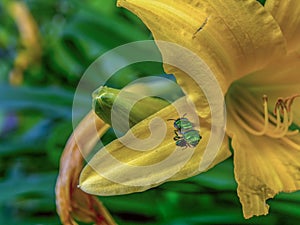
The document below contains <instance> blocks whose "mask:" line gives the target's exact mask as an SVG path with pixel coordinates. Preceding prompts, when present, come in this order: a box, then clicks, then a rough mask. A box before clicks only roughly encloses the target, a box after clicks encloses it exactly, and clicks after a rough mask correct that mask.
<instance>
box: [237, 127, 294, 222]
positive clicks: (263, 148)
mask: <svg viewBox="0 0 300 225" xmlns="http://www.w3.org/2000/svg"><path fill="white" fill-rule="evenodd" d="M298 141H300V138H299V136H298ZM232 146H233V148H234V171H235V178H236V181H237V182H238V196H239V198H240V201H241V203H242V206H243V212H244V216H245V218H250V217H252V216H254V215H256V216H258V215H266V214H267V213H268V209H269V206H268V205H267V204H266V200H267V199H269V198H272V197H274V196H275V195H276V194H277V193H279V192H282V191H284V192H293V191H297V190H300V171H299V168H300V161H299V158H300V151H297V150H295V149H292V148H290V147H289V146H285V145H284V143H283V142H282V141H281V140H280V139H279V140H276V139H271V138H267V137H258V136H251V135H249V134H248V133H246V132H245V131H244V130H241V129H238V127H236V135H234V136H233V139H232Z"/></svg>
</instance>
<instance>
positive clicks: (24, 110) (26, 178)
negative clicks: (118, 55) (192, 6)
mask: <svg viewBox="0 0 300 225" xmlns="http://www.w3.org/2000/svg"><path fill="white" fill-rule="evenodd" d="M11 2H12V1H11V0H2V1H1V2H0V59H1V60H0V90H1V92H0V224H1V225H17V224H18V225H19V224H22V225H23V224H24V225H25V224H28V225H29V224H30V225H32V224H45V225H46V224H49V225H50V224H60V221H59V218H58V216H57V214H56V209H55V194H54V186H55V181H56V177H57V174H58V170H59V158H60V155H61V153H62V150H63V148H64V145H65V143H66V141H67V139H68V137H69V135H70V134H71V132H72V122H71V120H72V101H73V94H74V92H75V89H76V86H77V84H78V82H79V80H80V78H81V76H82V74H83V73H84V71H85V70H86V69H87V67H88V66H89V65H90V63H92V62H93V61H94V60H95V59H96V58H97V57H98V56H100V55H101V54H103V53H105V52H106V51H108V50H110V49H112V48H114V47H117V46H119V45H121V44H125V43H128V42H132V41H137V40H149V39H152V36H151V33H150V32H149V31H148V30H147V28H146V27H145V26H144V25H143V23H142V22H141V21H140V20H139V19H138V18H136V17H135V16H134V15H132V14H131V13H130V12H128V11H126V10H124V9H121V8H117V7H116V6H115V3H116V2H115V1H113V0H86V1H80V0H68V1H67V0H54V1H53V0H43V1H39V0H27V1H23V2H24V3H25V4H26V5H27V7H28V9H29V10H30V12H31V14H32V16H33V18H34V20H35V21H36V23H37V25H38V29H39V44H40V45H41V48H42V55H41V58H40V59H39V60H37V61H36V62H33V63H31V64H30V65H29V66H28V67H27V68H26V69H24V73H23V80H22V82H20V83H19V85H12V80H11V79H10V78H9V77H10V75H9V74H10V72H11V71H12V69H13V68H14V65H15V62H14V61H15V58H16V57H17V55H18V54H19V53H20V51H21V50H22V49H23V48H24V46H23V45H22V42H21V41H20V32H19V29H18V26H17V25H16V21H15V19H14V18H13V17H12V15H11V13H9V11H8V8H9V4H10V3H11ZM260 2H263V1H260ZM149 68H151V69H149ZM160 73H162V68H161V65H158V64H156V65H151V66H148V67H147V66H142V67H134V68H131V69H129V70H127V71H125V72H123V73H122V74H119V75H116V76H115V77H114V78H113V79H112V80H111V82H110V86H112V87H116V88H121V87H123V86H124V85H126V84H127V83H128V82H130V81H133V80H134V79H137V78H139V77H142V76H147V75H151V74H160ZM99 76H101V74H99ZM83 101H84V99H83ZM109 135H110V134H108V135H106V136H108V137H107V140H109V139H110V138H109ZM101 200H102V201H103V203H104V205H105V206H106V207H107V208H108V210H109V211H110V212H111V214H112V215H113V217H114V219H115V220H116V221H117V222H118V223H119V224H126V225H127V224H128V225H138V224H154V225H194V224H286V225H288V224H291V225H294V224H298V221H299V220H300V207H299V205H300V192H296V193H292V194H280V195H278V196H277V197H276V198H275V199H274V200H270V201H269V202H268V203H269V204H270V205H271V210H270V214H269V215H268V216H263V217H258V218H257V217H255V218H253V219H250V220H245V219H243V216H242V209H241V205H240V203H239V200H238V197H237V195H236V183H235V180H234V177H233V164H232V159H228V160H226V161H225V162H223V163H222V164H220V165H218V166H217V167H216V168H214V169H212V170H210V171H209V172H207V173H204V174H201V175H199V176H196V177H193V178H190V179H188V180H185V181H179V182H170V183H167V184H164V185H162V186H160V187H157V188H154V189H151V190H149V191H146V192H143V193H137V194H131V195H126V196H114V197H101Z"/></svg>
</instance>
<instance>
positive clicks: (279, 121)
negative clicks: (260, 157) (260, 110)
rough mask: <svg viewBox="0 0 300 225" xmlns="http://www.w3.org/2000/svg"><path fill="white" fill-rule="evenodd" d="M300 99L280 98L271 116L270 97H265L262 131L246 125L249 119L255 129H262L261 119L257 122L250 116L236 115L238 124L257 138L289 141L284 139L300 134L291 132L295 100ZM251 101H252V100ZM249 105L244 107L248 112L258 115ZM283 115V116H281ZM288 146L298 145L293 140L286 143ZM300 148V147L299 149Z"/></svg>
mask: <svg viewBox="0 0 300 225" xmlns="http://www.w3.org/2000/svg"><path fill="white" fill-rule="evenodd" d="M297 97H300V94H297V95H293V96H291V97H288V98H285V99H283V98H278V99H277V102H276V104H275V108H274V113H273V115H271V114H270V113H269V111H268V97H267V96H266V95H263V107H264V122H263V127H262V130H261V131H257V130H255V129H253V128H251V127H249V125H247V124H246V123H245V121H247V117H248V118H249V119H250V120H251V124H252V125H253V126H254V127H256V128H257V127H261V122H262V121H259V119H257V120H255V119H253V118H250V117H249V116H248V114H246V115H243V117H241V115H240V116H239V115H236V117H235V118H236V119H237V122H238V123H239V124H240V125H241V126H242V127H243V128H244V129H245V130H247V131H248V132H249V133H251V134H253V135H256V136H262V135H267V136H269V137H271V138H282V139H283V140H289V139H287V138H284V136H292V135H296V134H298V133H299V130H298V129H297V130H289V128H290V126H291V125H292V123H293V113H292V104H293V101H294V100H295V98H297ZM250 99H251V98H250ZM250 101H251V100H250ZM248 106H249V104H246V105H244V108H245V109H247V111H248V112H249V113H250V114H252V113H256V111H255V109H254V108H251V107H248ZM281 115H282V116H281ZM253 116H254V115H253ZM245 119H246V120H245ZM285 142H286V143H287V144H289V145H291V144H294V145H297V144H296V143H293V142H292V141H291V140H289V141H285ZM299 148H300V147H299Z"/></svg>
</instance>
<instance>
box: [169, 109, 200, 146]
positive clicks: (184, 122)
mask: <svg viewBox="0 0 300 225" xmlns="http://www.w3.org/2000/svg"><path fill="white" fill-rule="evenodd" d="M185 115H186V114H184V115H183V116H182V117H181V118H178V119H176V120H175V119H169V120H174V127H175V129H176V130H174V133H175V137H174V138H173V139H174V141H176V145H177V146H180V147H196V146H197V145H198V143H199V141H200V140H201V138H202V137H201V135H200V134H199V131H197V130H195V129H194V126H193V124H192V123H191V122H190V121H189V120H188V118H186V117H184V116H185Z"/></svg>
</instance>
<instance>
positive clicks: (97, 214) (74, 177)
mask: <svg viewBox="0 0 300 225" xmlns="http://www.w3.org/2000/svg"><path fill="white" fill-rule="evenodd" d="M95 127H96V129H97V130H96V131H98V132H94V131H95ZM108 127H109V126H108V125H105V123H104V122H103V121H102V120H100V119H99V118H98V117H97V116H96V115H95V114H94V113H93V112H90V113H89V114H88V115H87V116H86V117H85V118H84V119H83V120H82V121H81V123H80V124H79V125H78V127H77V128H76V130H75V131H74V133H73V135H72V136H71V137H70V139H69V141H68V143H67V145H66V147H65V149H64V152H63V154H62V157H61V161H60V170H59V176H58V178H57V183H56V187H55V193H56V206H57V212H58V214H59V216H60V219H61V222H62V223H63V224H65V225H77V223H76V222H75V220H74V218H73V217H75V218H76V219H77V220H80V221H84V222H95V223H96V224H99V225H107V224H110V225H115V222H114V221H113V219H112V218H111V216H110V214H109V212H108V211H107V210H106V209H105V207H104V206H103V205H102V203H101V202H100V201H99V200H98V199H97V198H96V197H95V196H91V195H89V194H87V193H85V192H83V191H82V190H80V189H78V188H77V184H78V177H79V174H80V171H81V169H82V166H83V160H84V159H83V156H82V151H80V150H81V149H84V150H85V154H87V153H88V152H89V151H91V149H92V147H93V146H94V144H95V142H96V141H97V140H98V135H100V136H101V135H102V134H104V133H105V131H106V130H107V129H108ZM93 128H94V129H93Z"/></svg>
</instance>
